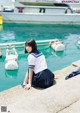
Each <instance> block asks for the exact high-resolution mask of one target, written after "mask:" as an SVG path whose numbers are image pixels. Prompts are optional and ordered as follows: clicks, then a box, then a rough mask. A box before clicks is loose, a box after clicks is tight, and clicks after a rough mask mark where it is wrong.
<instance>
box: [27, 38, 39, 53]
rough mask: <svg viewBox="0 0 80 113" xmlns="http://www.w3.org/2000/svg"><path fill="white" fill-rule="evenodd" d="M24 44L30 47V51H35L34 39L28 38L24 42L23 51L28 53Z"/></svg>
mask: <svg viewBox="0 0 80 113" xmlns="http://www.w3.org/2000/svg"><path fill="white" fill-rule="evenodd" d="M26 46H30V47H32V51H31V53H32V52H36V51H37V44H36V42H35V40H34V39H30V40H28V41H26V42H25V53H28V52H27V50H26Z"/></svg>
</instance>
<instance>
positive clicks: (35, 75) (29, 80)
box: [23, 39, 54, 90]
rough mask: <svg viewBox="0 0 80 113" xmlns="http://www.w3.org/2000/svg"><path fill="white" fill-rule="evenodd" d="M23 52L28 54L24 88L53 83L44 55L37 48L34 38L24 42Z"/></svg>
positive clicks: (47, 85) (52, 76)
mask: <svg viewBox="0 0 80 113" xmlns="http://www.w3.org/2000/svg"><path fill="white" fill-rule="evenodd" d="M25 53H29V55H28V72H27V74H26V77H25V80H24V83H23V86H24V89H28V90H29V89H30V88H31V87H32V86H33V87H40V88H48V87H50V86H52V85H53V79H54V74H53V73H52V72H51V71H50V70H49V69H48V67H47V64H46V60H45V56H44V55H43V53H42V52H40V51H38V50H37V45H36V42H35V40H33V39H30V40H28V41H27V42H26V43H25Z"/></svg>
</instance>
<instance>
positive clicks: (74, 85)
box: [0, 61, 80, 113]
mask: <svg viewBox="0 0 80 113" xmlns="http://www.w3.org/2000/svg"><path fill="white" fill-rule="evenodd" d="M79 68H80V61H77V62H74V63H73V65H72V64H71V65H70V66H68V67H66V68H64V69H62V70H58V71H56V72H54V73H55V74H56V75H59V78H58V79H56V80H55V81H56V84H55V85H53V86H52V87H50V88H47V89H45V90H42V89H35V88H32V89H31V90H29V91H26V90H24V89H23V88H22V87H21V85H19V86H16V87H13V88H11V89H8V90H6V91H3V92H1V93H0V106H7V112H9V113H80V76H76V77H73V78H71V79H69V80H65V76H67V75H68V74H70V73H71V72H72V71H75V70H77V69H79ZM0 112H1V111H0Z"/></svg>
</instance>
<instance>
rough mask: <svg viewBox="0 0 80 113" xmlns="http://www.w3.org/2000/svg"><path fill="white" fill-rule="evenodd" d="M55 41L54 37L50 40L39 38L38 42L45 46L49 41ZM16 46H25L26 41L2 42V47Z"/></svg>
mask: <svg viewBox="0 0 80 113" xmlns="http://www.w3.org/2000/svg"><path fill="white" fill-rule="evenodd" d="M51 41H53V39H50V40H37V41H36V43H37V44H38V45H41V46H44V45H47V44H48V43H49V42H51ZM11 46H14V47H16V48H21V47H25V42H11V43H0V48H1V49H6V48H7V47H11Z"/></svg>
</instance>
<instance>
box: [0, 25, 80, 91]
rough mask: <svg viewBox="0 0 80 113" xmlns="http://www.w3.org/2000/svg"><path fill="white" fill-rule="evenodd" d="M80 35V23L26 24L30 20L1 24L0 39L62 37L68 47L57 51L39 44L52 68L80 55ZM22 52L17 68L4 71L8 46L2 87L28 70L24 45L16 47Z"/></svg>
mask: <svg viewBox="0 0 80 113" xmlns="http://www.w3.org/2000/svg"><path fill="white" fill-rule="evenodd" d="M79 36H80V26H69V25H27V24H25V25H24V24H4V25H3V26H0V43H6V42H21V41H26V40H27V39H29V38H34V39H36V40H45V39H53V38H58V39H61V40H62V41H63V42H64V43H65V45H66V49H65V51H64V52H57V53H56V52H54V51H53V50H52V49H51V48H49V46H48V45H46V46H38V48H39V50H40V51H42V52H43V53H44V55H45V57H46V60H47V64H48V67H49V69H50V70H52V71H55V70H59V69H62V68H64V67H66V66H68V65H70V64H71V63H72V62H74V61H76V60H79V59H80V49H79V48H77V47H76V41H77V37H79ZM17 51H18V54H19V59H18V61H19V62H18V63H19V69H18V70H17V71H5V69H4V65H5V50H3V51H2V53H3V58H2V59H0V91H3V90H6V89H8V88H11V87H13V86H16V85H18V84H21V82H22V81H23V79H24V77H25V74H26V71H27V55H26V54H24V49H23V48H18V49H17Z"/></svg>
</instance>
